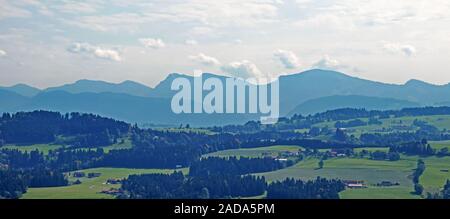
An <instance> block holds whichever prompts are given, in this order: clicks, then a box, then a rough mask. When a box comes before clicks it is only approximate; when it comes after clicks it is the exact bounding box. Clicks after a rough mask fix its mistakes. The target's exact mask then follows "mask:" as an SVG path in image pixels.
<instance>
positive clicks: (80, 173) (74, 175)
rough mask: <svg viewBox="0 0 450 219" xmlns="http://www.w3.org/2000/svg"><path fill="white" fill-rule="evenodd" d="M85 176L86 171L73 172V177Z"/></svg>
mask: <svg viewBox="0 0 450 219" xmlns="http://www.w3.org/2000/svg"><path fill="white" fill-rule="evenodd" d="M85 176H86V173H84V172H75V173H73V177H76V178H81V177H85Z"/></svg>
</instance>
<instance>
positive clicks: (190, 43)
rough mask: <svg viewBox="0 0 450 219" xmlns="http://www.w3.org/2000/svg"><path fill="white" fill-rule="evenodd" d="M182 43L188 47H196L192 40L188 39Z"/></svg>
mask: <svg viewBox="0 0 450 219" xmlns="http://www.w3.org/2000/svg"><path fill="white" fill-rule="evenodd" d="M184 43H185V44H186V45H189V46H195V45H198V42H197V41H196V40H192V39H188V40H186V41H184Z"/></svg>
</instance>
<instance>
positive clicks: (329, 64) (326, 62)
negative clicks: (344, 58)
mask: <svg viewBox="0 0 450 219" xmlns="http://www.w3.org/2000/svg"><path fill="white" fill-rule="evenodd" d="M312 67H313V68H320V69H327V70H339V69H345V68H348V66H346V65H342V64H341V63H340V62H339V61H338V60H336V59H333V58H330V56H328V55H325V56H323V58H322V59H320V60H319V61H318V62H316V63H315V64H313V65H312Z"/></svg>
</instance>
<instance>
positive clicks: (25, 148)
mask: <svg viewBox="0 0 450 219" xmlns="http://www.w3.org/2000/svg"><path fill="white" fill-rule="evenodd" d="M61 147H63V146H62V145H59V144H33V145H5V146H3V147H0V149H17V150H19V151H22V152H30V151H35V150H39V151H40V152H42V153H44V154H48V152H49V151H50V150H55V149H58V148H61Z"/></svg>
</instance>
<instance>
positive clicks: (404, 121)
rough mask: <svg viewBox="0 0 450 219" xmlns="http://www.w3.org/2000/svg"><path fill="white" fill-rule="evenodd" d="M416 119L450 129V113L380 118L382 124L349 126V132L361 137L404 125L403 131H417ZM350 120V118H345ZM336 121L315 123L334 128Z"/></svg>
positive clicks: (321, 126)
mask: <svg viewBox="0 0 450 219" xmlns="http://www.w3.org/2000/svg"><path fill="white" fill-rule="evenodd" d="M415 119H418V120H421V121H426V122H427V123H429V124H430V125H433V126H435V127H436V128H438V129H440V130H444V129H447V130H449V129H450V115H436V116H416V117H399V118H388V119H380V121H381V122H382V124H380V125H365V126H357V127H351V128H347V132H348V133H349V134H353V135H355V136H356V137H359V136H360V135H361V134H363V133H388V132H390V131H391V130H396V131H402V130H400V129H399V128H398V127H403V128H404V130H403V131H415V130H417V129H418V127H415V126H412V125H413V122H414V120H415ZM361 120H362V121H365V122H367V121H368V119H367V118H361ZM345 121H348V120H345ZM335 123H336V121H332V122H322V123H318V124H315V125H314V126H315V127H319V128H323V127H328V128H334V125H335Z"/></svg>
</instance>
